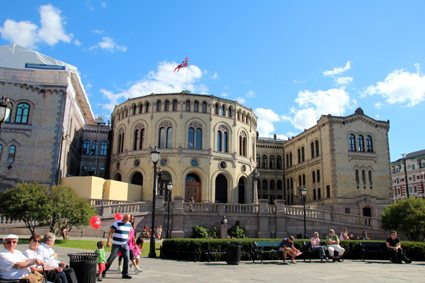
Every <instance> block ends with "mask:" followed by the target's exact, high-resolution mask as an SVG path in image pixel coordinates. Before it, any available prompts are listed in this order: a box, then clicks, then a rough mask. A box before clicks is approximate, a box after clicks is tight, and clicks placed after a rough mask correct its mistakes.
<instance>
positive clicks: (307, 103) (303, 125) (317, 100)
mask: <svg viewBox="0 0 425 283" xmlns="http://www.w3.org/2000/svg"><path fill="white" fill-rule="evenodd" d="M295 102H296V103H297V104H298V106H297V107H292V109H291V113H290V114H289V115H287V116H283V117H281V119H282V120H285V121H289V122H290V123H291V124H292V125H293V126H294V127H295V128H296V129H299V130H304V129H308V128H310V127H312V126H313V125H315V124H316V123H317V120H318V119H319V118H320V116H321V115H326V114H331V115H342V114H344V112H345V111H346V109H347V108H348V107H349V103H350V96H349V94H348V93H347V92H346V91H345V89H344V88H332V89H328V90H318V91H309V90H303V91H300V92H299V93H298V96H297V98H296V99H295Z"/></svg>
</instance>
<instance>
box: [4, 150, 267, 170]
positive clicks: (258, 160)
mask: <svg viewBox="0 0 425 283" xmlns="http://www.w3.org/2000/svg"><path fill="white" fill-rule="evenodd" d="M0 156H1V153H0ZM255 160H256V161H257V168H260V155H259V154H257V156H256V158H255Z"/></svg>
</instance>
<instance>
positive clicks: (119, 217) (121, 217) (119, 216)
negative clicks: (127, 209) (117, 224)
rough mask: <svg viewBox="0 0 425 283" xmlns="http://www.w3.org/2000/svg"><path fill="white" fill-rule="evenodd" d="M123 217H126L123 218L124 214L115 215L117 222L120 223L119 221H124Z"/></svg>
mask: <svg viewBox="0 0 425 283" xmlns="http://www.w3.org/2000/svg"><path fill="white" fill-rule="evenodd" d="M123 217H124V216H122V214H121V213H119V212H117V213H115V220H116V221H118V220H122V219H123Z"/></svg>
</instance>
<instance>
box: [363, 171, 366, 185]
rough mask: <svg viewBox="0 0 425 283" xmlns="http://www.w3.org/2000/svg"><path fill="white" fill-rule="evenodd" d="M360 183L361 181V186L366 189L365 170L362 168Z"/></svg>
mask: <svg viewBox="0 0 425 283" xmlns="http://www.w3.org/2000/svg"><path fill="white" fill-rule="evenodd" d="M362 183H363V188H364V189H366V172H365V170H362Z"/></svg>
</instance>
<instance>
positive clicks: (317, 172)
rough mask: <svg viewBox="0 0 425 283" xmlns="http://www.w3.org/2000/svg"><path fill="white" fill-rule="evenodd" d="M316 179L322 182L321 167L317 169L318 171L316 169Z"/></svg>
mask: <svg viewBox="0 0 425 283" xmlns="http://www.w3.org/2000/svg"><path fill="white" fill-rule="evenodd" d="M316 180H317V183H320V170H319V169H317V171H316Z"/></svg>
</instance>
